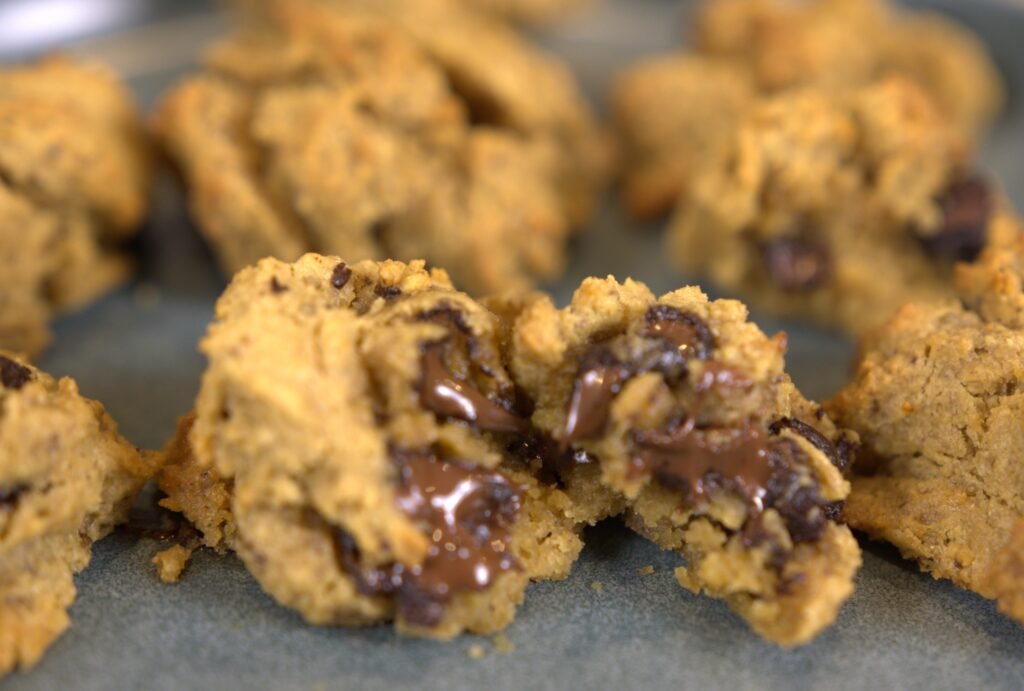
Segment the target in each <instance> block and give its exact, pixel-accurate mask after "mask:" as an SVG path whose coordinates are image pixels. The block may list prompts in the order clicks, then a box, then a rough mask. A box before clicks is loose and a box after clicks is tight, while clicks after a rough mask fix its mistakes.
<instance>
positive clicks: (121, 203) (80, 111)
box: [0, 57, 149, 355]
mask: <svg viewBox="0 0 1024 691" xmlns="http://www.w3.org/2000/svg"><path fill="white" fill-rule="evenodd" d="M148 188H149V173H148V161H147V155H146V152H145V146H144V144H143V138H142V132H141V129H140V127H139V124H138V115H137V113H136V110H135V106H134V104H133V103H132V100H131V97H130V96H129V94H128V93H127V91H126V90H125V89H124V88H123V87H122V85H121V84H120V83H119V82H118V80H117V78H116V77H115V75H114V74H113V73H112V72H110V71H109V70H108V69H106V68H105V67H103V66H101V65H97V64H93V63H86V62H82V61H77V60H71V59H68V58H63V57H52V58H46V59H43V60H40V61H38V62H36V63H32V64H26V65H18V66H4V67H0V348H7V349H10V350H13V351H17V352H23V353H27V354H29V355H34V354H37V353H38V352H39V351H40V350H42V349H43V347H45V345H46V344H47V342H48V341H49V338H50V336H49V329H48V327H47V322H48V321H49V319H50V317H51V316H52V315H53V314H54V313H55V312H60V311H64V310H70V309H75V308H77V307H80V306H81V305H84V304H85V303H87V302H89V301H91V300H93V299H95V298H96V297H98V296H99V295H101V294H102V293H104V292H105V291H107V290H109V289H110V288H111V287H112V286H113V285H115V284H117V283H118V282H120V281H121V280H123V279H124V278H125V277H126V276H127V274H128V271H129V269H130V264H129V262H128V260H127V259H126V258H125V255H124V254H123V253H122V252H121V250H120V249H119V245H120V244H122V243H123V242H124V241H125V240H126V239H127V238H129V237H130V236H131V235H132V234H133V233H134V232H135V231H136V230H137V228H138V225H139V223H140V221H141V219H142V216H143V214H144V212H145V210H146V206H147V202H148Z"/></svg>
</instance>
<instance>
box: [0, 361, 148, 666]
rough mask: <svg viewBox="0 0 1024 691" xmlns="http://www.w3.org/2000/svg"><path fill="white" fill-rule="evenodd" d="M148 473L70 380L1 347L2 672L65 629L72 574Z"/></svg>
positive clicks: (25, 661)
mask: <svg viewBox="0 0 1024 691" xmlns="http://www.w3.org/2000/svg"><path fill="white" fill-rule="evenodd" d="M154 471H155V466H154V463H153V461H152V459H149V458H143V457H142V456H141V455H140V454H139V452H138V451H137V450H136V449H135V447H133V446H132V445H131V444H129V443H128V442H127V441H125V440H124V439H123V438H122V437H121V436H120V435H119V434H118V432H117V425H116V424H115V423H114V421H113V420H111V419H110V416H108V415H107V413H106V411H104V410H103V406H102V405H100V404H99V403H97V402H95V401H90V400H89V399H87V398H84V397H83V396H81V395H80V394H79V393H78V388H77V386H76V385H75V382H74V381H72V380H71V379H67V378H65V379H60V380H54V379H53V378H51V377H50V376H49V375H47V374H45V373H43V372H41V371H39V370H37V369H35V368H33V367H31V366H29V365H27V364H26V363H25V362H24V361H22V360H19V359H17V358H15V356H13V355H11V354H10V353H0V677H2V676H3V675H4V674H7V673H8V672H11V671H13V670H14V669H18V668H21V669H27V668H29V667H32V666H33V665H35V664H36V662H38V661H39V658H40V657H41V656H42V655H43V652H44V651H45V650H46V648H47V647H49V645H50V644H51V643H53V641H54V640H56V639H57V638H58V637H59V636H60V635H61V634H62V633H63V632H64V631H65V630H66V629H67V628H68V626H69V625H70V619H69V618H68V612H67V610H68V608H69V607H70V606H71V603H72V601H73V600H74V599H75V584H74V581H73V580H72V577H73V576H74V574H75V573H77V572H78V571H81V570H82V569H83V568H85V566H86V565H87V564H88V563H89V556H90V550H91V546H92V543H93V542H95V541H96V540H99V539H100V538H102V537H103V536H105V535H106V534H107V533H109V532H110V530H111V529H112V528H113V527H114V526H115V525H116V524H117V523H118V522H120V521H122V520H123V519H124V518H125V517H126V515H127V512H128V508H129V506H130V505H131V503H132V501H133V499H134V497H135V495H136V494H137V493H138V491H139V490H140V488H141V487H142V485H143V483H145V482H146V480H147V479H149V478H150V477H151V476H152V474H153V473H154Z"/></svg>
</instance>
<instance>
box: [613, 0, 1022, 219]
mask: <svg viewBox="0 0 1024 691" xmlns="http://www.w3.org/2000/svg"><path fill="white" fill-rule="evenodd" d="M694 27H695V28H694V32H693V33H694V37H693V44H694V49H693V51H692V52H689V53H684V52H678V53H675V54H670V55H665V56H658V57H655V58H650V59H646V60H643V61H641V62H639V63H637V64H636V65H635V66H633V67H631V68H630V69H629V70H627V71H626V72H624V73H623V74H622V75H621V76H620V77H619V78H618V79H617V81H616V83H615V87H614V89H613V92H612V103H613V108H614V113H615V124H616V129H617V131H618V133H619V138H620V140H621V142H622V148H623V157H624V159H625V165H624V168H625V170H624V172H623V183H622V184H623V196H624V198H625V201H626V204H627V206H628V207H629V209H630V211H631V212H632V213H633V214H634V215H635V216H637V217H639V218H655V217H659V216H662V215H664V214H665V213H667V212H668V211H669V210H670V209H671V207H672V205H673V204H674V203H675V202H676V201H677V200H680V199H683V200H685V199H686V198H687V195H688V194H689V193H690V192H691V190H692V185H693V181H694V180H696V179H698V178H700V177H701V176H702V175H703V174H704V172H705V171H706V170H714V169H715V167H716V166H720V165H727V162H724V161H723V160H722V159H723V156H725V155H727V154H728V150H727V146H726V145H727V143H728V142H729V141H730V137H731V135H732V134H733V133H734V131H735V129H736V127H737V125H738V124H739V123H740V122H741V121H742V120H743V118H744V116H745V115H746V114H747V112H748V111H749V109H750V107H751V106H752V105H753V103H754V102H756V99H755V98H754V97H755V96H756V97H761V98H764V97H769V96H772V95H774V94H779V93H782V92H785V91H788V90H791V89H794V88H814V89H820V90H823V91H828V92H844V91H849V90H850V89H855V88H858V87H861V86H865V85H868V84H870V83H873V82H875V81H877V80H878V79H880V78H884V77H886V76H891V75H899V76H902V77H904V78H905V79H908V80H910V81H913V82H914V83H916V84H917V85H918V86H919V87H920V88H921V89H922V90H923V91H924V92H925V93H926V94H927V95H928V97H929V98H931V99H932V100H933V101H934V102H935V103H936V107H937V109H938V110H939V112H940V113H941V114H942V115H943V116H944V117H946V118H947V119H948V120H950V121H951V122H952V123H953V124H954V126H956V127H957V128H958V129H959V130H960V132H961V134H962V135H966V137H967V138H968V139H975V138H978V137H980V136H981V135H982V134H983V133H984V132H985V130H986V129H987V128H988V126H989V125H990V124H991V122H992V121H993V120H994V119H995V117H996V116H997V115H998V114H999V111H1000V110H1001V108H1002V105H1003V102H1004V94H1003V86H1002V80H1001V77H1000V75H999V73H998V70H997V68H996V67H995V66H994V64H993V63H992V60H991V58H990V57H989V55H988V54H987V52H986V50H985V48H984V46H983V45H982V44H981V42H980V41H979V40H978V39H977V38H975V37H974V36H973V34H971V33H970V32H969V31H968V30H967V29H966V28H964V27H962V26H960V25H958V24H956V23H955V22H952V21H950V20H948V19H944V18H942V17H940V16H938V15H934V14H931V13H926V12H910V11H897V10H895V9H891V8H889V7H888V6H887V5H886V4H884V3H882V2H879V1H878V0H801V1H798V2H787V1H784V0H707V1H706V2H705V3H704V4H703V5H702V7H701V8H700V10H699V11H698V12H697V15H696V18H695V22H694Z"/></svg>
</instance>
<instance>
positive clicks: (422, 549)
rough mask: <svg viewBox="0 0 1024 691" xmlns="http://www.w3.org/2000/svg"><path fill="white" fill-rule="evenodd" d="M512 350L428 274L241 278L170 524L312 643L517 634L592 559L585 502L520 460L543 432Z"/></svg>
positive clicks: (173, 488) (329, 261) (173, 497)
mask: <svg viewBox="0 0 1024 691" xmlns="http://www.w3.org/2000/svg"><path fill="white" fill-rule="evenodd" d="M501 335H502V330H501V327H500V324H499V322H498V320H497V317H495V315H493V314H492V313H491V312H489V311H488V310H487V309H485V308H484V307H483V306H481V305H480V304H478V303H476V302H474V301H473V300H472V299H471V298H469V297H468V296H467V295H465V294H464V293H459V292H456V291H455V290H453V289H452V287H451V285H450V283H449V281H448V278H447V276H446V275H445V274H444V272H442V271H437V270H435V271H431V272H427V271H426V270H425V269H424V268H423V264H422V262H414V263H412V264H408V265H406V264H402V263H400V262H393V261H386V262H382V263H380V264H376V263H373V262H369V261H367V262H361V263H357V264H353V265H346V264H345V263H343V262H341V261H340V260H339V259H336V258H329V257H322V256H319V255H307V256H306V257H304V258H302V259H301V260H300V261H298V262H297V263H295V264H285V263H283V262H280V261H277V260H272V259H268V260H264V261H262V262H260V263H259V264H258V265H257V266H256V267H254V268H250V269H246V270H244V271H243V272H241V273H240V274H239V275H238V276H236V278H235V280H234V281H233V282H232V284H231V286H230V287H229V288H228V290H227V292H226V293H225V294H224V296H223V297H222V298H221V299H220V301H219V302H218V305H217V320H216V322H215V323H214V324H213V325H212V326H211V327H210V330H209V332H208V334H207V337H206V338H205V339H204V341H203V344H202V349H203V351H204V352H205V353H206V355H207V357H208V358H209V361H210V365H209V368H208V370H207V372H206V374H205V375H204V377H203V384H202V389H201V391H200V394H199V397H198V400H197V402H196V411H195V414H194V418H192V419H187V420H186V421H185V422H184V423H183V424H182V427H181V429H180V431H179V436H178V438H177V439H176V440H175V441H174V442H173V443H172V444H171V445H170V446H169V447H168V453H167V466H166V468H165V469H164V471H163V472H162V474H161V477H160V480H159V482H160V486H161V488H162V489H163V490H164V492H166V493H167V495H168V497H167V499H166V500H165V502H164V503H165V505H166V506H167V507H168V508H171V509H174V510H177V511H182V512H183V513H184V514H185V516H186V517H187V518H189V520H191V521H192V522H193V523H194V524H195V525H196V527H197V528H198V529H199V530H200V531H201V532H202V533H203V536H204V541H205V543H206V544H208V545H209V546H211V547H214V548H217V549H220V550H224V549H233V550H234V551H236V552H237V553H238V554H239V556H240V557H241V558H242V560H243V561H244V562H245V563H246V565H247V566H248V568H249V569H250V570H251V571H252V573H253V574H254V575H255V576H256V578H257V580H258V581H259V582H260V584H261V585H262V586H263V588H264V589H265V590H266V591H267V592H268V593H270V594H271V595H272V596H273V597H274V598H275V599H277V600H278V601H279V602H281V603H282V604H284V605H286V606H289V607H292V608H294V609H296V610H298V611H299V612H300V613H301V614H302V615H303V616H304V617H305V618H306V619H307V620H308V621H309V622H311V623H314V624H327V625H358V624H370V623H375V622H383V621H390V620H395V621H396V625H397V627H398V628H399V630H400V631H402V632H404V633H409V634H415V635H423V636H430V637H435V638H450V637H452V636H454V635H456V634H458V633H460V632H462V631H473V632H478V633H487V632H493V631H497V630H499V629H501V628H503V627H504V626H506V625H507V624H508V623H509V622H510V621H511V620H512V618H513V616H514V614H515V608H516V605H518V604H519V603H520V602H521V601H522V598H523V592H524V590H525V588H526V585H527V584H528V582H529V581H530V580H531V579H551V578H563V577H565V576H566V575H567V574H568V572H569V569H570V568H571V566H572V563H573V562H574V561H575V559H576V557H577V555H578V553H579V551H580V549H581V548H582V541H581V540H580V537H579V535H578V529H579V527H580V523H581V522H580V520H579V519H578V518H576V516H575V508H574V505H573V504H572V502H571V501H570V500H569V498H568V497H567V496H566V495H565V493H563V492H562V491H561V490H559V489H558V488H557V487H555V486H554V485H553V484H551V483H548V482H545V481H544V480H542V479H540V476H539V474H538V473H537V472H536V469H535V465H536V464H534V465H531V464H530V463H529V460H530V459H528V458H526V457H525V456H524V455H522V454H521V453H520V454H516V453H513V450H517V449H519V447H521V446H522V441H521V440H523V439H527V438H529V433H530V430H529V425H528V423H527V421H526V419H524V418H523V417H522V416H521V415H520V414H519V412H517V408H516V390H515V386H514V385H513V384H512V381H511V379H510V378H509V375H508V374H507V372H506V370H505V367H504V364H503V360H502V353H501V347H500V338H501ZM165 566H166V565H165ZM177 570H179V569H177V568H174V569H170V573H171V575H172V576H173V575H175V574H174V572H175V571H177Z"/></svg>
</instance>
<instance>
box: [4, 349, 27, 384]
mask: <svg viewBox="0 0 1024 691" xmlns="http://www.w3.org/2000/svg"><path fill="white" fill-rule="evenodd" d="M30 381H32V370H30V369H29V368H28V367H24V366H22V365H20V364H18V363H17V362H15V361H14V360H11V359H10V358H6V357H4V356H3V355H0V384H3V385H4V388H6V389H14V390H18V389H20V388H21V387H23V386H25V384H28V383H29V382H30Z"/></svg>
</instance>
